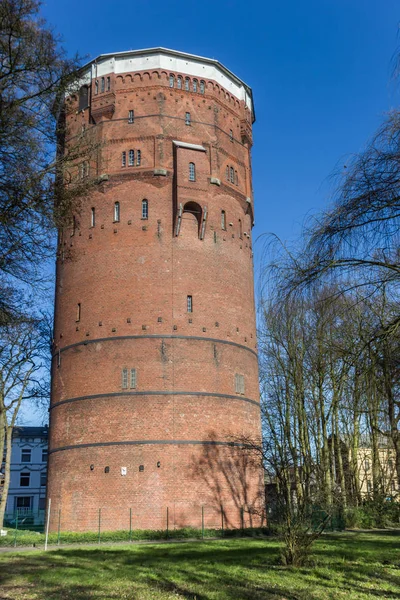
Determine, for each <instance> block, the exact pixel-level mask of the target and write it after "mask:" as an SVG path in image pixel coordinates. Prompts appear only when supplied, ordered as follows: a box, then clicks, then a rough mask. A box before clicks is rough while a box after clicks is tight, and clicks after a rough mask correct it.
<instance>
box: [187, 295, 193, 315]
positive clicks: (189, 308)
mask: <svg viewBox="0 0 400 600" xmlns="http://www.w3.org/2000/svg"><path fill="white" fill-rule="evenodd" d="M187 311H188V312H189V313H191V312H193V297H192V296H188V297H187Z"/></svg>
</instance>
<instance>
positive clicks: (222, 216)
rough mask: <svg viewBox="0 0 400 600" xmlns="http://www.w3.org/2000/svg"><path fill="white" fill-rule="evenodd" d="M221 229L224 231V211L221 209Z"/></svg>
mask: <svg viewBox="0 0 400 600" xmlns="http://www.w3.org/2000/svg"><path fill="white" fill-rule="evenodd" d="M221 229H223V230H224V231H226V212H225V211H224V210H221Z"/></svg>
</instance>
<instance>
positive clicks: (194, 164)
mask: <svg viewBox="0 0 400 600" xmlns="http://www.w3.org/2000/svg"><path fill="white" fill-rule="evenodd" d="M82 77H83V79H82V82H81V84H82V85H81V87H80V89H79V91H78V92H77V93H76V94H71V96H70V97H69V98H67V100H66V109H65V114H66V121H67V125H68V129H69V135H70V136H71V138H70V139H76V137H77V136H82V137H84V136H92V137H93V139H96V141H97V142H98V143H99V144H100V146H99V150H98V152H97V156H96V160H93V159H91V160H90V161H85V162H83V163H82V164H79V165H77V170H78V171H79V176H80V177H82V178H85V177H86V176H89V177H90V178H92V177H95V178H96V184H95V186H94V189H91V191H90V194H88V197H87V198H82V201H81V205H80V208H79V210H77V211H76V213H75V214H74V215H73V217H71V226H70V227H67V228H64V230H63V231H62V232H60V237H59V251H58V255H57V282H56V309H55V328H54V344H55V347H54V356H53V367H52V396H51V407H50V447H49V477H48V499H51V511H50V526H51V529H53V530H55V529H57V528H58V527H60V528H61V530H64V531H65V530H70V531H82V530H96V529H97V528H98V526H99V519H100V522H101V529H108V530H111V529H128V528H129V527H132V529H144V528H145V529H147V528H150V529H165V528H166V527H167V526H168V527H169V528H178V527H183V526H192V527H201V525H202V520H203V522H204V526H205V527H220V526H222V525H224V526H225V527H241V526H243V525H244V526H250V525H252V526H258V525H260V524H261V522H262V518H263V516H262V513H263V510H262V509H263V474H262V471H261V469H260V467H259V466H257V465H255V464H254V462H253V460H252V458H251V457H250V456H249V454H248V452H247V451H246V450H245V448H244V444H243V440H244V439H245V438H252V439H259V436H260V406H259V384H258V364H257V349H256V325H255V309H254V290H253V265H252V241H251V229H252V223H253V201H252V184H251V162H250V148H251V128H252V122H253V120H254V112H253V106H252V96H251V90H250V89H249V88H248V87H247V86H246V85H245V84H244V83H243V82H242V81H241V80H239V79H238V78H237V77H236V76H235V75H233V74H232V73H231V72H230V71H228V70H227V69H226V68H225V67H223V66H222V65H221V64H220V63H218V62H217V61H214V60H209V59H206V58H201V57H195V56H192V55H188V54H184V53H180V52H175V51H169V50H163V49H153V50H147V51H133V52H126V53H120V54H117V55H104V56H100V57H99V58H98V59H96V60H95V61H93V62H92V63H90V64H89V65H88V66H87V67H86V68H85V70H84V74H83V76H82ZM69 143H72V142H70V141H68V139H67V140H66V144H67V147H68V144H69Z"/></svg>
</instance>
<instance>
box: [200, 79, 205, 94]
mask: <svg viewBox="0 0 400 600" xmlns="http://www.w3.org/2000/svg"><path fill="white" fill-rule="evenodd" d="M205 88H206V84H205V83H204V81H200V94H204V90H205Z"/></svg>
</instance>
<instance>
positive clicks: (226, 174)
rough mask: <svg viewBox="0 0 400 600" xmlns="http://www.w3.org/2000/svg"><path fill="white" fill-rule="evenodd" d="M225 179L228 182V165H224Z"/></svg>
mask: <svg viewBox="0 0 400 600" xmlns="http://www.w3.org/2000/svg"><path fill="white" fill-rule="evenodd" d="M225 177H226V180H227V181H229V166H228V165H226V169H225Z"/></svg>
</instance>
